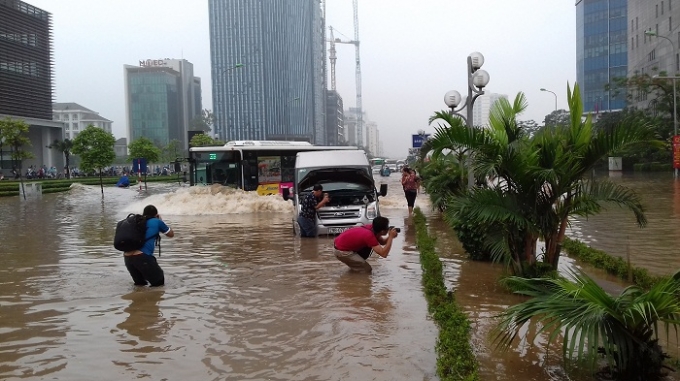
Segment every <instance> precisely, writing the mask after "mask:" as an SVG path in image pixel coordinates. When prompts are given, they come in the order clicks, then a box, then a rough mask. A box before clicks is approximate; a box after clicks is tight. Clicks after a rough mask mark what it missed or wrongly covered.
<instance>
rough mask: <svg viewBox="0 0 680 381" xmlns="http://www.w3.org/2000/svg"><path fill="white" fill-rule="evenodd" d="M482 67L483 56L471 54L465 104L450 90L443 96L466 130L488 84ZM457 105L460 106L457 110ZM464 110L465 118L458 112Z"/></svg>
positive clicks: (471, 181) (471, 182)
mask: <svg viewBox="0 0 680 381" xmlns="http://www.w3.org/2000/svg"><path fill="white" fill-rule="evenodd" d="M482 65H484V55H482V53H480V52H472V53H470V55H469V56H468V58H467V67H468V96H467V98H465V102H463V103H462V104H461V102H462V97H461V95H460V93H459V92H457V91H456V90H451V91H449V92H448V93H446V95H444V103H446V105H447V106H448V107H449V108H450V109H451V114H452V115H457V116H459V117H460V118H462V119H463V120H465V124H466V125H467V126H468V128H473V127H474V126H473V121H472V118H473V116H472V109H473V107H474V104H475V100H476V99H477V98H478V97H479V96H481V95H484V88H485V87H486V85H488V84H489V80H490V79H491V77H490V76H489V73H487V72H486V70H481V67H482ZM458 105H460V107H459V108H456V107H458ZM463 108H465V109H466V110H465V111H466V114H467V116H463V115H462V114H461V113H460V112H461V111H462V110H463ZM469 160H470V159H468V187H469V188H472V186H473V185H474V182H475V177H474V173H472V165H470V161H469Z"/></svg>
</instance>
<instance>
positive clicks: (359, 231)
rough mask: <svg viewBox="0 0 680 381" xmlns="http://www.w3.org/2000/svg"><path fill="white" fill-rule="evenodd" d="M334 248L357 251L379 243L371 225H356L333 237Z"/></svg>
mask: <svg viewBox="0 0 680 381" xmlns="http://www.w3.org/2000/svg"><path fill="white" fill-rule="evenodd" d="M333 243H334V244H335V248H336V249H338V250H342V251H359V250H361V249H364V248H366V247H374V246H378V245H380V242H378V239H377V238H376V237H375V234H374V233H373V225H366V226H357V227H354V228H351V229H349V230H346V231H344V232H342V233H341V234H340V235H339V236H337V237H335V241H334V242H333Z"/></svg>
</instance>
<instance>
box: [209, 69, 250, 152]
mask: <svg viewBox="0 0 680 381" xmlns="http://www.w3.org/2000/svg"><path fill="white" fill-rule="evenodd" d="M243 66H245V65H244V64H242V63H237V64H235V65H234V66H230V67H228V68H226V69H222V68H219V69H218V68H214V70H215V73H219V75H220V79H221V81H220V82H221V83H223V85H222V86H224V87H223V88H224V89H225V91H224V95H225V98H226V95H227V94H226V86H227V85H226V82H227V81H226V75H225V74H226V73H227V72H230V71H232V70H234V69H239V68H242V67H243ZM229 95H231V96H232V99H233V97H234V96H235V94H229ZM220 103H221V104H222V107H224V108H226V107H227V100H226V99H222V102H220ZM235 107H236V106H235ZM218 114H220V115H219V116H218V118H216V121H214V122H213V125H214V126H215V133H216V134H217V135H222V131H223V130H224V131H225V132H224V134H223V135H224V139H225V140H227V134H226V127H227V126H225V125H223V123H224V121H222V120H220V119H219V118H221V117H222V116H226V115H227V113H226V112H224V113H219V112H218ZM225 119H226V118H225ZM220 125H222V126H220Z"/></svg>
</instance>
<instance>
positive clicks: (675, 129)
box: [645, 29, 678, 179]
mask: <svg viewBox="0 0 680 381" xmlns="http://www.w3.org/2000/svg"><path fill="white" fill-rule="evenodd" d="M645 35H647V36H653V37H658V38H663V39H665V40H668V42H670V43H671V47H672V48H673V59H674V61H675V67H674V69H675V71H676V72H677V68H678V62H677V60H678V56H677V53H676V50H675V43H674V42H673V40H671V39H670V38H668V37H666V36H659V35H658V34H657V33H656V32H654V31H652V30H651V29H650V30H646V31H645ZM654 78H660V79H672V80H673V140H675V136H677V135H678V109H677V103H678V102H677V98H676V93H675V80H676V77H660V76H657V75H655V76H654ZM673 154H674V155H675V147H673ZM673 177H675V178H676V179H677V178H678V169H677V168H675V169H674V170H673Z"/></svg>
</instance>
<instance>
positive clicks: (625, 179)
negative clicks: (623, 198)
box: [568, 172, 680, 275]
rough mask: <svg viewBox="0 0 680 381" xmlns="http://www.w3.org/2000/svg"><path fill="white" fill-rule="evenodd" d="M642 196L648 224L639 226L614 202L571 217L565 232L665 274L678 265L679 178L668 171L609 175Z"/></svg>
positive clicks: (598, 247)
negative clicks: (593, 213)
mask: <svg viewBox="0 0 680 381" xmlns="http://www.w3.org/2000/svg"><path fill="white" fill-rule="evenodd" d="M611 180H612V181H614V182H616V183H619V184H622V185H624V186H626V187H629V188H631V189H633V190H635V191H636V192H637V193H638V194H640V195H641V196H642V203H643V206H644V208H645V215H646V216H647V221H648V224H647V226H646V227H645V228H639V227H638V226H637V224H636V222H635V216H634V215H633V213H632V212H630V211H628V210H624V209H621V208H619V207H617V206H616V205H608V207H607V210H606V211H604V212H603V213H601V214H598V215H596V216H591V217H589V218H588V219H583V218H579V219H574V220H573V221H572V225H571V229H570V231H569V233H568V234H569V235H570V236H573V237H574V238H578V239H580V240H582V241H583V242H585V243H587V244H588V245H590V246H593V247H595V248H597V249H600V250H604V251H605V252H607V253H609V254H611V255H616V256H620V257H622V258H624V259H627V258H628V257H630V261H631V263H632V264H633V265H634V266H640V267H644V268H647V269H648V270H649V271H650V272H651V273H652V274H655V275H667V274H670V273H672V272H674V271H677V270H678V269H680V256H678V255H677V248H678V247H679V246H680V229H678V226H679V225H680V180H675V181H674V180H673V174H672V173H670V172H669V173H655V174H638V175H626V176H622V177H618V176H615V177H612V178H611Z"/></svg>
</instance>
